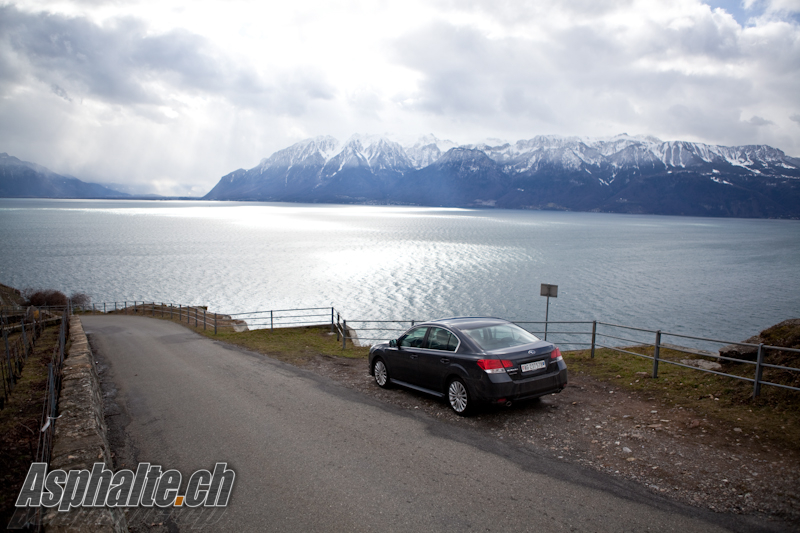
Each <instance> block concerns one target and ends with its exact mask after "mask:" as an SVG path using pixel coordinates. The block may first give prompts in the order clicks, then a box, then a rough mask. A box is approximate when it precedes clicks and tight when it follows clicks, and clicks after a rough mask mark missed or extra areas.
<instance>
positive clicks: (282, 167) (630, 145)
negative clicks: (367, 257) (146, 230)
mask: <svg viewBox="0 0 800 533" xmlns="http://www.w3.org/2000/svg"><path fill="white" fill-rule="evenodd" d="M206 198H207V199H219V200H234V199H235V200H272V201H302V202H360V203H364V202H369V203H402V204H417V205H446V206H496V207H506V208H525V209H568V210H597V211H611V212H629V213H660V214H686V215H709V216H745V217H764V216H768V217H800V202H799V201H798V200H800V160H798V159H795V158H792V157H788V156H786V155H785V154H784V153H783V152H782V151H780V150H778V149H776V148H772V147H770V146H764V145H753V146H734V147H727V146H714V145H708V144H703V143H693V142H685V141H669V142H664V141H661V140H659V139H656V138H654V137H640V136H629V135H625V134H623V135H618V136H616V137H611V138H605V139H589V138H581V137H558V136H537V137H534V138H532V139H528V140H520V141H517V142H515V143H503V142H501V141H494V140H490V141H486V142H483V143H479V144H473V145H461V146H459V145H456V143H453V142H452V141H446V140H445V141H443V140H440V139H437V138H436V137H434V136H433V135H427V136H424V137H420V138H419V139H417V140H416V141H413V142H411V143H406V144H405V145H404V146H402V145H400V144H399V143H397V142H395V141H393V140H391V139H389V138H388V137H386V136H378V135H353V136H352V137H350V138H349V139H348V140H347V141H346V142H344V143H339V141H337V140H336V139H334V138H332V137H316V138H314V139H307V140H304V141H301V142H299V143H296V144H294V145H292V146H290V147H288V148H285V149H283V150H279V151H278V152H275V153H274V154H273V155H272V156H270V157H269V158H267V159H264V160H262V161H261V163H260V164H259V165H258V166H256V167H254V168H252V169H250V170H243V169H240V170H237V171H235V172H232V173H231V174H228V175H227V176H224V177H223V178H222V179H221V180H220V182H219V183H218V184H217V185H216V186H215V187H214V189H212V191H211V192H209V194H208V195H207V196H206Z"/></svg>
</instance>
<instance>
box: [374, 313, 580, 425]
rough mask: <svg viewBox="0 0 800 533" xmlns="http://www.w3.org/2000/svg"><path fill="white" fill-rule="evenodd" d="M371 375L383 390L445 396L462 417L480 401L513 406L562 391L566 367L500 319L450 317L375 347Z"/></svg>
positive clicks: (549, 347) (547, 347) (548, 348)
mask: <svg viewBox="0 0 800 533" xmlns="http://www.w3.org/2000/svg"><path fill="white" fill-rule="evenodd" d="M369 371H370V374H371V375H372V376H374V377H375V382H376V383H377V384H378V385H379V386H381V387H384V388H387V387H390V386H391V385H400V386H403V387H408V388H410V389H415V390H418V391H422V392H425V393H428V394H432V395H434V396H438V397H441V398H447V401H448V402H449V403H450V407H452V408H453V410H454V411H455V412H456V413H458V414H459V415H462V416H463V415H467V414H469V413H470V412H471V411H472V410H473V408H474V407H475V404H476V403H480V402H488V403H496V404H510V402H512V401H517V400H525V399H530V398H537V397H539V396H544V395H545V394H552V393H555V392H561V390H562V389H563V388H564V387H566V386H567V365H566V364H565V363H564V359H563V358H562V357H561V351H560V350H559V349H558V348H556V347H555V346H554V345H553V344H552V343H549V342H547V341H542V340H540V339H539V338H538V337H536V336H535V335H533V334H532V333H529V332H527V331H525V330H524V329H522V328H521V327H519V326H517V325H515V324H512V323H511V322H508V321H506V320H502V319H500V318H469V317H460V318H445V319H441V320H433V321H431V322H425V323H423V324H419V325H416V326H414V327H412V328H411V329H409V330H408V331H406V332H405V333H404V334H403V335H402V336H401V337H400V338H399V339H397V340H392V341H389V343H386V344H376V345H375V346H373V347H372V349H370V352H369Z"/></svg>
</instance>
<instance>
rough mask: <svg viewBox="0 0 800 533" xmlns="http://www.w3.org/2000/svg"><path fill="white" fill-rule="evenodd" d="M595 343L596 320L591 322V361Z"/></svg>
mask: <svg viewBox="0 0 800 533" xmlns="http://www.w3.org/2000/svg"><path fill="white" fill-rule="evenodd" d="M596 341H597V320H593V321H592V359H594V346H595V342H596Z"/></svg>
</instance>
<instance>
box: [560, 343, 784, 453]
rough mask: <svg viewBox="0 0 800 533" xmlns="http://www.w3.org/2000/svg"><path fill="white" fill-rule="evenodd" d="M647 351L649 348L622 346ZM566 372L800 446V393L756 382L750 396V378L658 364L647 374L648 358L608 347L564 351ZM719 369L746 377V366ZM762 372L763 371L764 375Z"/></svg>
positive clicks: (666, 355)
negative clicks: (757, 387) (654, 373)
mask: <svg viewBox="0 0 800 533" xmlns="http://www.w3.org/2000/svg"><path fill="white" fill-rule="evenodd" d="M627 350H628V351H632V352H636V353H640V354H643V355H649V356H652V354H653V348H652V347H647V348H644V347H642V348H638V347H637V348H627ZM660 358H661V359H667V360H673V361H679V360H681V359H687V358H689V357H688V356H687V354H685V353H683V352H678V351H675V350H669V349H663V348H662V349H661V351H660ZM564 359H565V360H566V362H567V366H568V367H569V370H570V371H571V372H577V373H583V374H587V375H590V376H592V377H594V378H596V379H599V380H601V381H605V382H607V383H610V384H612V385H614V387H615V388H619V389H621V390H623V391H631V392H637V393H640V394H641V395H642V396H643V397H644V398H649V399H654V400H656V401H659V402H662V403H664V404H667V405H669V406H676V407H683V408H684V409H690V410H692V411H694V412H695V413H697V414H698V415H699V416H700V417H713V418H716V419H718V420H720V421H723V422H725V423H727V424H728V425H730V426H731V427H738V428H741V429H742V430H743V432H745V433H755V434H758V435H759V436H760V439H767V440H770V441H772V442H774V443H775V444H776V445H780V446H782V447H785V448H791V449H795V450H800V409H799V408H798V407H800V392H796V391H791V390H786V389H781V388H778V387H772V386H769V385H762V387H761V394H760V395H759V396H758V397H757V398H753V397H752V395H753V383H751V382H747V381H742V380H738V379H734V378H729V377H725V376H718V375H715V374H710V373H708V372H703V371H700V370H696V369H690V368H684V367H679V366H675V365H671V364H668V363H666V362H664V361H663V360H662V361H661V362H660V363H659V367H658V378H656V379H653V378H652V377H651V376H652V371H653V361H652V360H651V359H645V358H643V357H637V356H635V355H630V354H626V353H620V352H617V351H614V350H609V349H599V350H597V351H596V352H595V357H594V358H593V359H592V358H591V351H590V350H581V351H575V352H566V353H565V354H564ZM722 372H725V373H728V374H737V375H743V376H748V377H752V376H753V372H754V370H753V366H752V365H735V366H732V365H726V366H725V367H724V368H723V370H722ZM765 377H766V376H765Z"/></svg>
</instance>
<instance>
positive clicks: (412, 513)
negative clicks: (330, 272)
mask: <svg viewBox="0 0 800 533" xmlns="http://www.w3.org/2000/svg"><path fill="white" fill-rule="evenodd" d="M82 321H83V324H84V328H85V330H86V332H87V333H88V334H89V335H90V338H91V341H92V345H93V347H94V348H95V349H96V352H97V357H96V359H97V360H98V361H100V362H101V366H103V368H104V369H105V377H104V379H105V380H106V381H109V382H111V383H113V385H114V386H115V387H116V391H115V393H114V392H112V393H111V395H110V396H111V398H110V401H111V404H112V408H111V411H112V412H110V413H108V414H111V415H112V417H111V418H110V419H109V420H111V424H110V425H112V426H113V425H115V424H116V425H117V427H118V428H120V427H121V428H122V429H124V438H125V441H126V450H127V451H121V452H120V453H121V454H122V455H120V457H118V459H123V460H127V461H128V462H129V464H126V467H130V468H135V465H134V464H130V463H131V462H135V461H142V462H143V461H147V462H150V463H153V464H159V465H161V466H162V467H163V468H164V469H165V470H166V469H169V468H175V469H178V470H180V471H181V472H182V473H183V475H184V483H185V480H186V478H188V476H189V475H190V474H191V473H192V472H194V471H196V470H198V469H208V470H212V469H213V467H214V464H215V463H217V462H227V463H228V465H229V468H232V469H233V470H235V472H236V481H235V484H234V487H233V493H232V496H231V501H230V505H229V506H228V508H227V509H225V512H224V513H222V514H221V515H220V514H217V515H214V516H210V515H202V516H201V515H200V514H199V513H201V511H200V510H199V509H198V510H194V511H189V510H187V509H185V508H184V509H182V510H180V511H177V512H175V513H174V514H173V515H172V517H171V518H169V517H167V516H166V515H167V514H168V512H164V511H159V512H161V515H158V514H150V515H144V514H141V512H140V513H139V514H137V511H132V513H131V514H130V515H129V519H130V521H131V525H132V526H133V529H142V530H144V529H148V530H152V529H149V526H150V524H151V523H154V524H159V523H161V524H162V526H161V528H162V529H163V530H164V531H166V530H176V529H180V530H183V531H188V530H190V529H192V527H193V526H194V527H197V526H200V525H205V528H204V529H203V531H255V530H259V531H280V532H291V531H302V532H309V531H376V532H390V531H402V532H408V531H596V532H604V531H608V532H615V533H619V532H624V531H631V532H641V531H679V532H681V533H688V532H692V531H702V532H703V533H712V532H716V531H736V530H739V531H757V530H759V529H761V526H760V525H757V524H754V523H753V522H752V521H742V520H740V519H738V518H736V517H732V516H728V515H714V514H711V513H707V512H702V511H699V510H696V509H693V508H688V507H684V506H680V505H676V504H673V503H671V502H669V501H667V500H665V499H663V498H661V497H659V496H656V495H653V494H650V493H649V492H647V491H646V490H645V489H643V488H641V487H638V486H635V485H633V484H627V483H624V482H621V481H619V480H615V479H613V478H610V477H605V476H603V475H601V474H598V473H596V472H594V471H590V470H584V469H582V468H580V467H577V466H574V465H570V464H567V463H562V462H558V461H553V460H552V459H549V458H546V457H545V455H544V454H543V455H538V454H536V453H534V452H531V451H530V450H525V449H520V448H515V447H513V446H510V445H506V444H504V443H503V442H498V441H495V440H492V439H489V438H487V437H484V436H481V435H477V434H474V433H473V432H471V431H470V430H469V429H468V428H461V427H458V426H457V425H453V424H451V423H448V422H442V421H439V420H436V419H434V418H431V417H429V416H427V415H425V414H423V413H418V412H409V411H408V410H402V409H399V408H396V407H394V406H391V405H385V404H380V403H378V402H377V401H375V400H372V399H370V398H367V397H365V396H364V395H362V394H360V393H358V392H356V391H351V390H349V389H346V388H344V387H342V386H340V385H338V384H337V383H335V382H332V381H329V380H327V379H325V378H322V377H319V376H317V375H315V374H312V373H310V372H307V371H304V370H302V369H298V368H295V367H293V366H290V365H287V364H284V363H281V362H279V361H274V360H271V359H269V358H267V357H264V356H262V355H258V354H254V353H251V352H247V351H244V350H241V349H238V348H235V347H231V346H228V345H225V344H223V343H218V342H215V341H213V340H209V339H206V338H204V337H201V336H199V335H197V334H195V333H193V332H191V331H189V330H187V329H185V328H183V327H181V326H179V325H177V324H173V323H170V322H166V321H160V320H153V319H148V318H143V317H127V316H85V317H82ZM442 408H443V409H445V408H446V406H445V405H442ZM124 457H128V458H127V459H124ZM192 513H194V514H192ZM204 520H205V522H203V521H204ZM765 530H766V529H765Z"/></svg>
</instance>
